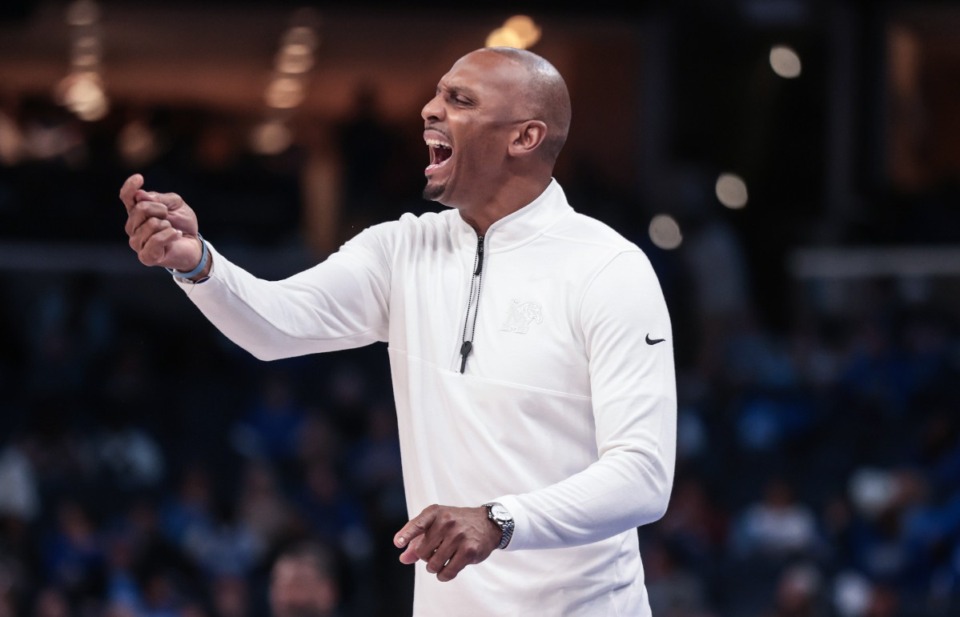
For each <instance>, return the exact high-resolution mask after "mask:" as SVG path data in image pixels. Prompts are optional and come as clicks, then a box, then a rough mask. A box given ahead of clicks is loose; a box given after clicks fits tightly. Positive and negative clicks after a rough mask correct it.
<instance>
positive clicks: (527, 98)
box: [479, 47, 571, 164]
mask: <svg viewBox="0 0 960 617" xmlns="http://www.w3.org/2000/svg"><path fill="white" fill-rule="evenodd" d="M479 51H483V52H490V53H494V54H499V55H501V56H504V57H505V58H508V59H510V60H512V61H513V62H516V63H517V64H519V65H520V66H521V67H523V69H524V71H525V73H526V75H527V80H526V81H525V83H524V84H520V85H519V86H520V87H519V88H518V94H520V95H522V96H523V103H524V107H525V108H526V112H527V113H528V114H529V117H530V119H536V120H541V121H543V122H544V123H546V125H547V137H546V139H545V140H544V143H543V145H542V146H541V148H542V149H543V155H544V157H545V158H546V159H547V160H549V161H550V163H551V164H552V163H553V162H554V161H556V160H557V156H558V155H559V154H560V150H562V149H563V144H564V143H566V141H567V134H568V133H569V132H570V116H571V111H570V92H569V91H568V90H567V84H566V82H564V81H563V77H562V76H561V75H560V71H558V70H557V69H556V67H554V66H553V65H552V64H550V62H548V61H547V60H546V59H545V58H543V57H542V56H538V55H537V54H535V53H533V52H531V51H527V50H525V49H514V48H513V47H488V48H485V49H483V50H479Z"/></svg>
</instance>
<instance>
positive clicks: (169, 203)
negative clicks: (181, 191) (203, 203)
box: [136, 190, 184, 210]
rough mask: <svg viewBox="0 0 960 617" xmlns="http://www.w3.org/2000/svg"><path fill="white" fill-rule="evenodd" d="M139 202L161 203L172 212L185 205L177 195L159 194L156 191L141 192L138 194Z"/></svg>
mask: <svg viewBox="0 0 960 617" xmlns="http://www.w3.org/2000/svg"><path fill="white" fill-rule="evenodd" d="M136 198H137V199H138V200H141V199H142V200H147V201H155V202H157V203H161V204H163V205H164V206H166V207H167V208H169V209H170V210H176V209H177V208H179V207H180V206H182V205H183V204H184V201H183V198H182V197H180V195H178V194H176V193H157V192H154V191H144V190H140V191H137V193H136Z"/></svg>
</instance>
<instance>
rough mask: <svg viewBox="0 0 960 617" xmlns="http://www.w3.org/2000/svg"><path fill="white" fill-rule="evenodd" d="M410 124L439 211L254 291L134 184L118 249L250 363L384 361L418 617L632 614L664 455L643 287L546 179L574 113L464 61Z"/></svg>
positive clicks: (552, 72)
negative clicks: (381, 350) (309, 357)
mask: <svg viewBox="0 0 960 617" xmlns="http://www.w3.org/2000/svg"><path fill="white" fill-rule="evenodd" d="M421 115H422V117H423V121H424V140H425V142H426V144H427V148H428V150H429V156H430V158H429V165H428V166H427V168H426V170H425V175H426V187H425V188H424V197H425V198H426V199H429V200H433V201H437V202H439V203H441V204H443V205H445V206H448V207H449V208H450V209H448V210H445V211H441V212H439V213H428V214H424V215H422V216H419V217H417V216H414V215H411V214H405V215H403V216H402V217H400V219H399V220H397V221H393V222H388V223H383V224H380V225H376V226H373V227H371V228H369V229H366V230H364V231H363V232H361V233H360V234H359V235H357V236H356V237H355V238H353V239H352V240H350V241H349V242H347V243H346V244H344V246H343V247H341V249H340V250H339V251H338V252H336V253H335V254H333V255H331V256H330V257H329V258H328V259H326V260H325V261H324V262H322V263H320V264H318V265H317V266H314V267H313V268H311V269H309V270H307V271H304V272H302V273H300V274H296V275H294V276H292V277H290V278H288V279H285V280H282V281H276V282H271V281H264V280H260V279H257V278H255V277H253V276H252V275H250V274H249V273H247V272H245V271H244V270H242V269H240V268H239V267H237V266H236V265H234V264H232V263H230V261H228V260H227V258H225V257H224V256H223V255H221V254H220V253H219V252H217V251H216V249H214V247H213V246H212V245H211V244H210V243H208V242H206V241H205V240H203V239H202V238H201V237H200V236H199V234H198V225H197V218H196V216H195V214H194V212H193V211H192V210H191V209H190V208H189V207H188V206H187V205H186V204H185V203H184V202H183V200H182V199H181V198H180V197H179V196H177V195H174V194H170V193H155V192H148V191H145V190H143V188H142V186H143V178H142V177H140V176H139V175H135V176H132V177H131V178H130V179H128V180H127V182H126V183H125V184H124V186H123V188H122V189H121V192H120V196H121V199H122V201H123V203H124V204H125V205H126V207H127V209H128V212H129V219H128V222H127V226H126V231H127V233H128V235H129V236H130V246H131V248H133V249H134V250H135V251H136V252H137V254H138V256H139V258H140V261H141V262H143V263H144V264H146V265H160V266H164V267H166V268H168V269H169V270H170V271H171V273H172V275H173V277H174V279H175V280H176V281H177V282H178V284H180V285H181V286H182V288H183V289H184V291H185V292H186V293H187V295H188V297H189V298H190V300H191V301H193V302H194V304H196V305H197V306H198V307H199V308H200V310H201V311H203V313H204V314H205V315H206V316H207V317H208V318H209V320H210V321H211V322H212V323H213V324H215V325H216V326H217V327H218V328H219V329H220V330H221V331H222V332H223V333H224V334H226V335H227V336H228V337H229V338H230V339H232V340H233V341H234V342H236V343H237V344H238V345H240V346H242V347H243V348H245V349H247V350H248V351H250V352H251V353H252V354H254V355H255V356H256V357H258V358H262V359H266V360H269V359H275V358H283V357H289V356H296V355H302V354H309V353H315V352H326V351H334V350H338V349H345V348H350V347H357V346H361V345H367V344H369V343H373V342H375V341H386V342H387V343H388V349H389V356H390V363H391V372H392V379H393V388H394V397H395V401H396V407H397V420H398V425H399V435H400V445H401V450H402V458H403V474H404V482H405V487H406V496H407V505H408V509H409V512H410V514H411V516H412V518H411V519H410V521H409V522H408V523H407V524H406V525H405V526H404V527H403V528H402V529H400V530H399V531H398V533H397V535H396V536H395V539H394V540H395V543H396V546H397V547H398V548H399V549H401V554H400V560H401V561H402V562H404V563H407V564H415V567H416V577H415V579H416V584H415V592H414V607H413V614H414V615H415V616H417V617H431V616H436V617H441V616H442V617H449V616H451V615H456V616H459V617H470V616H473V615H476V616H480V615H483V616H489V615H497V616H506V615H524V616H527V615H550V616H553V615H589V616H591V617H594V616H598V615H599V616H605V615H609V616H614V615H617V616H631V617H634V616H644V615H649V613H650V609H649V604H648V601H647V594H646V590H645V588H644V584H643V568H642V565H641V561H640V555H639V550H638V541H637V533H636V527H638V526H640V525H644V524H647V523H650V522H652V521H655V520H657V519H659V518H660V517H661V516H662V515H663V513H664V511H665V510H666V507H667V502H668V499H669V495H670V490H671V486H672V483H673V469H674V453H675V441H676V386H675V377H674V365H673V345H672V337H671V325H670V318H669V315H668V313H667V308H666V305H665V303H664V299H663V294H662V292H661V290H660V286H659V283H658V281H657V278H656V275H655V274H654V271H653V269H652V268H651V266H650V263H649V262H648V260H647V258H646V256H645V255H644V254H643V253H642V252H641V251H640V249H638V248H637V247H636V246H635V245H633V244H631V243H630V242H628V241H627V240H625V239H624V238H622V237H621V236H620V235H618V234H617V233H616V232H615V231H613V230H612V229H610V228H609V227H607V226H606V225H604V224H603V223H600V222H598V221H596V220H594V219H591V218H589V217H586V216H584V215H581V214H579V213H577V212H575V211H574V209H573V208H572V207H571V206H570V205H569V204H568V203H567V200H566V197H565V196H564V193H563V190H562V188H561V187H560V185H559V184H558V183H557V181H556V180H555V179H554V178H553V175H552V174H553V168H554V164H555V162H556V159H557V156H558V154H559V153H560V150H561V148H562V147H563V144H564V142H565V140H566V137H567V132H568V129H569V126H570V98H569V94H568V92H567V87H566V85H565V84H564V81H563V79H562V78H561V76H560V74H559V73H558V72H557V70H556V69H555V68H554V67H553V66H552V65H551V64H550V63H549V62H547V61H546V60H545V59H543V58H541V57H540V56H537V55H536V54H533V53H530V52H528V51H518V50H514V49H507V48H493V49H482V50H478V51H474V52H472V53H470V54H467V55H466V56H464V57H463V58H460V59H459V60H458V61H457V62H456V63H455V64H454V65H453V67H452V68H451V69H450V70H449V72H447V74H446V75H444V76H443V77H442V78H441V79H440V81H439V83H438V84H437V88H436V93H435V95H434V97H433V99H431V100H430V101H429V102H428V103H427V104H426V105H425V106H424V108H423V111H422V114H421ZM468 566H469V567H468Z"/></svg>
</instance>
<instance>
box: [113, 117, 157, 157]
mask: <svg viewBox="0 0 960 617" xmlns="http://www.w3.org/2000/svg"><path fill="white" fill-rule="evenodd" d="M117 150H119V152H120V156H122V157H123V160H124V161H126V162H127V164H128V165H130V166H132V167H138V166H141V165H146V164H147V163H149V162H150V161H152V160H153V159H154V158H155V157H156V156H157V152H158V151H159V148H158V144H157V137H156V135H155V134H154V132H153V130H152V129H151V128H150V127H149V126H148V125H147V123H146V122H144V121H143V120H139V119H138V120H131V121H130V122H128V123H127V125H126V126H124V127H123V130H121V131H120V135H118V136H117Z"/></svg>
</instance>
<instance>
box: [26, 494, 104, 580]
mask: <svg viewBox="0 0 960 617" xmlns="http://www.w3.org/2000/svg"><path fill="white" fill-rule="evenodd" d="M56 517H57V518H56V525H55V527H54V528H53V529H51V530H50V531H48V532H47V533H46V534H45V537H44V538H43V548H42V551H43V563H44V568H45V573H46V578H47V580H48V581H50V582H51V583H53V584H55V585H57V586H58V587H59V588H60V589H62V590H64V591H65V592H66V593H67V594H69V595H70V596H71V597H73V598H78V597H81V596H85V595H87V594H99V593H101V590H102V586H103V581H104V566H105V559H104V557H105V556H104V551H103V546H104V542H103V538H102V537H100V535H99V534H98V530H97V528H96V526H95V525H94V521H93V520H92V518H91V516H90V514H89V512H88V511H87V509H86V508H85V507H84V506H82V505H81V504H80V503H79V502H77V501H75V500H72V499H68V498H65V499H62V500H61V501H60V503H59V504H57V509H56Z"/></svg>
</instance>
